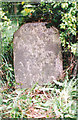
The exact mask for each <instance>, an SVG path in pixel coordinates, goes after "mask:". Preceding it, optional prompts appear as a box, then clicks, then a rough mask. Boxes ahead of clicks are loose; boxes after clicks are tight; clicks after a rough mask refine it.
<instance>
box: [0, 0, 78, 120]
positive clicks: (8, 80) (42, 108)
mask: <svg viewBox="0 0 78 120" xmlns="http://www.w3.org/2000/svg"><path fill="white" fill-rule="evenodd" d="M0 5H1V6H2V7H1V8H0V18H1V20H0V30H1V41H0V43H1V44H2V47H1V46H0V47H1V49H0V52H1V54H0V58H1V60H0V76H1V78H0V79H1V80H0V86H1V88H0V91H1V92H0V115H1V117H3V118H6V117H10V118H23V117H25V118H28V117H30V118H49V117H50V118H73V119H74V118H76V100H77V98H76V84H77V49H76V45H77V44H78V43H77V40H76V26H77V20H76V17H77V11H76V9H77V2H70V1H69V2H63V3H61V2H52V3H45V2H41V3H40V4H35V5H33V4H28V3H25V2H22V3H17V4H14V5H13V3H12V2H8V3H5V2H2V3H0ZM12 15H16V17H13V16H12ZM17 15H18V16H17ZM37 21H38V22H40V21H41V22H45V21H47V22H48V27H50V26H52V25H53V26H55V27H57V28H58V29H59V32H60V39H61V43H62V54H63V68H64V75H63V76H64V78H62V80H58V82H57V81H55V80H54V83H53V84H51V83H49V84H48V85H44V86H39V85H38V84H37V85H35V86H34V87H33V88H32V89H23V90H20V89H16V88H15V85H16V82H15V77H14V66H13V34H14V32H15V31H16V30H17V29H18V28H19V27H20V26H21V25H22V24H24V23H26V22H37ZM66 71H67V72H66ZM60 81H62V82H60Z"/></svg>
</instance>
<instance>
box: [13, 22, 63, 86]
mask: <svg viewBox="0 0 78 120" xmlns="http://www.w3.org/2000/svg"><path fill="white" fill-rule="evenodd" d="M13 45H14V48H13V53H14V71H15V79H16V82H17V83H19V84H20V85H19V87H20V88H30V87H32V85H34V84H35V83H36V82H38V84H39V85H43V84H45V83H48V82H52V81H53V79H58V77H59V76H60V75H61V74H62V70H63V67H62V55H61V42H60V39H59V32H58V30H57V29H56V28H55V27H50V28H47V27H46V23H26V24H24V25H22V26H21V27H20V28H19V29H18V30H17V31H16V32H15V34H14V39H13Z"/></svg>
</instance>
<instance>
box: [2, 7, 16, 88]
mask: <svg viewBox="0 0 78 120" xmlns="http://www.w3.org/2000/svg"><path fill="white" fill-rule="evenodd" d="M0 18H1V21H0V30H1V41H2V42H1V46H2V47H1V55H0V57H1V63H0V64H1V67H0V68H1V76H2V77H1V79H2V85H6V83H7V86H9V87H11V86H12V82H13V81H14V70H13V42H12V39H13V34H14V32H15V31H16V30H17V28H18V26H17V24H16V23H15V22H12V21H11V20H10V19H8V17H7V16H6V13H5V12H4V11H3V10H2V8H0Z"/></svg>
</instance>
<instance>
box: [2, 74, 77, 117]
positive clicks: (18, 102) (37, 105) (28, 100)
mask: <svg viewBox="0 0 78 120" xmlns="http://www.w3.org/2000/svg"><path fill="white" fill-rule="evenodd" d="M76 82H77V79H75V78H74V77H73V78H72V79H71V80H70V81H69V80H68V75H67V76H66V78H65V81H64V82H57V81H55V80H54V84H51V83H49V84H47V85H44V86H39V85H38V84H36V85H34V86H33V87H32V88H31V89H16V90H15V91H13V92H10V93H8V92H7V91H4V90H3V91H1V93H0V94H1V96H2V97H0V99H1V100H2V102H1V103H0V114H1V117H2V118H7V117H9V118H73V119H76Z"/></svg>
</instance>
